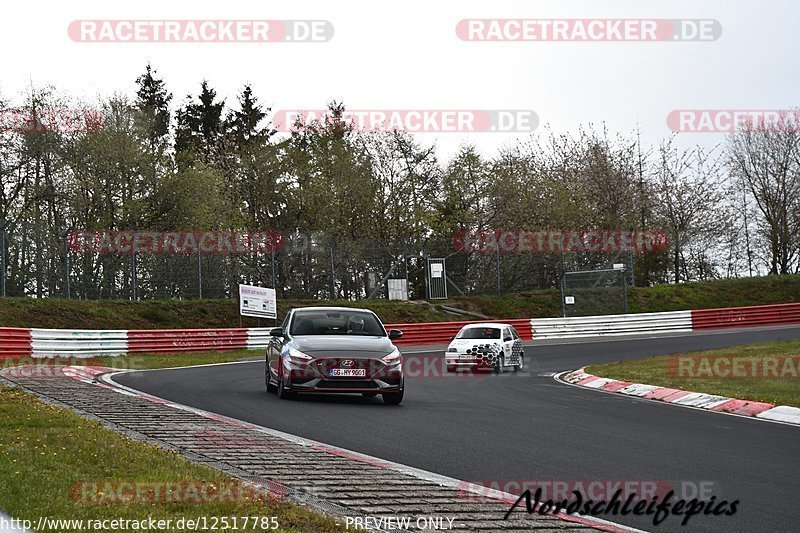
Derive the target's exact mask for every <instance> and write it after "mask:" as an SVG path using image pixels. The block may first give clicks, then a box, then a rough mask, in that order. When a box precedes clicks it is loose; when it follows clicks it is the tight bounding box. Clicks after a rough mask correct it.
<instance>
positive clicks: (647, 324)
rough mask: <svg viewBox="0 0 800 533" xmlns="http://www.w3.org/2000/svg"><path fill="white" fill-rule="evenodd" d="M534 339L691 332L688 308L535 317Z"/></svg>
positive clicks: (690, 314) (532, 321) (533, 326)
mask: <svg viewBox="0 0 800 533" xmlns="http://www.w3.org/2000/svg"><path fill="white" fill-rule="evenodd" d="M531 329H532V330H533V338H534V339H565V338H573V337H597V336H605V335H636V334H642V333H650V332H670V331H674V332H688V331H692V312H691V311H672V312H667V313H637V314H629V315H605V316H581V317H566V318H534V319H533V320H531Z"/></svg>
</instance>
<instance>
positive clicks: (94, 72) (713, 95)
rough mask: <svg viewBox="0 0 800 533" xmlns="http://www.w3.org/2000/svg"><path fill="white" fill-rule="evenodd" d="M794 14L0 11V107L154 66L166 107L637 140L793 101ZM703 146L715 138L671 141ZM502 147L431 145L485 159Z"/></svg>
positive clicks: (183, 6) (480, 142) (486, 5)
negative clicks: (274, 30)
mask: <svg viewBox="0 0 800 533" xmlns="http://www.w3.org/2000/svg"><path fill="white" fill-rule="evenodd" d="M798 15H800V7H798V4H797V2H796V1H790V0H786V1H762V2H756V1H752V0H751V1H742V0H714V1H712V0H685V1H682V0H607V1H601V0H583V1H579V0H572V1H565V0H561V1H544V0H522V1H511V0H494V1H491V2H487V1H485V0H484V1H465V0H452V1H445V0H425V1H421V0H404V1H402V2H391V3H389V2H375V1H369V2H367V1H363V2H361V1H359V2H356V1H340V2H333V1H330V0H321V1H319V0H315V1H294V2H275V1H266V0H265V1H252V0H250V1H243V0H226V1H224V2H211V1H205V0H195V1H192V2H177V1H175V2H165V1H164V0H160V1H151V0H139V1H137V2H127V3H126V2H108V1H107V0H106V1H76V0H73V1H69V2H63V1H51V2H37V1H29V2H4V5H3V15H2V17H0V43H2V48H0V50H2V60H1V61H0V65H2V76H0V95H2V96H3V97H5V98H6V99H9V98H10V99H11V100H12V102H14V103H20V101H21V99H20V97H19V94H20V92H21V91H24V90H26V88H27V87H28V86H29V84H30V83H31V81H32V82H33V83H34V84H35V85H37V86H41V85H45V84H53V85H55V86H56V87H58V88H59V89H62V90H64V91H66V92H68V93H69V94H71V95H73V96H75V97H78V98H82V99H85V100H88V101H92V100H94V99H96V98H97V97H98V96H108V95H111V94H112V93H114V92H122V93H126V94H133V91H134V80H135V78H136V77H137V76H138V75H139V74H140V73H141V72H142V71H143V69H144V66H145V64H146V63H147V62H148V61H149V62H151V63H152V64H153V66H154V67H155V68H157V69H158V71H159V72H160V74H161V75H162V76H163V77H164V78H165V79H166V82H167V84H168V87H169V89H170V90H171V91H172V92H173V93H174V95H175V96H174V101H173V104H180V103H182V102H183V101H184V98H185V95H186V94H187V93H190V92H191V93H193V94H194V93H197V90H198V87H199V82H200V81H201V80H202V79H207V80H208V81H209V82H210V83H211V85H212V86H213V87H214V88H216V89H217V91H218V93H219V94H220V96H222V97H224V98H226V99H227V100H228V102H229V103H233V99H234V97H235V94H236V93H237V91H238V90H239V89H240V88H241V86H242V85H243V83H245V82H251V83H252V84H253V87H254V89H255V91H256V94H257V96H258V97H259V98H260V99H261V100H262V101H263V102H264V103H266V104H268V105H270V106H272V107H273V108H274V109H307V108H310V109H319V108H320V107H323V106H324V105H325V104H326V102H328V101H330V100H333V99H336V100H340V101H343V102H344V103H345V104H346V105H347V107H348V108H351V109H529V110H533V111H535V112H536V113H537V114H538V116H539V118H540V121H541V123H542V124H550V125H551V127H552V128H553V129H554V130H556V131H569V130H575V129H576V128H577V127H578V125H580V124H586V123H589V122H594V123H600V122H605V123H606V124H607V125H608V127H609V128H610V129H611V130H612V131H619V132H630V131H632V130H633V129H634V128H635V126H636V124H637V121H638V123H639V125H640V127H641V130H642V134H643V139H644V140H645V141H646V142H657V141H658V140H659V139H661V138H663V137H665V136H667V135H669V133H670V131H669V129H668V127H667V124H666V117H667V114H668V113H669V112H670V111H671V110H673V109H687V108H688V109H707V108H708V109H721V108H724V109H737V108H741V109H787V108H792V107H795V106H797V105H798V104H800V94H798V79H799V78H800V74H799V73H798V68H797V57H798V52H799V51H800V46H798V43H800V37H799V36H798V32H797V22H798V19H799V17H798ZM464 18H528V19H533V18H535V19H544V18H583V19H586V18H664V19H716V20H717V21H719V22H720V24H721V25H722V35H721V37H720V38H719V39H717V40H715V41H711V42H600V43H588V42H583V43H580V42H500V43H486V42H465V41H462V40H460V39H459V38H458V37H457V35H456V31H455V29H456V24H457V23H458V21H459V20H461V19H464ZM76 19H323V20H328V21H330V22H331V23H332V25H333V28H334V30H335V35H334V36H333V38H332V39H331V40H330V41H329V42H326V43H224V44H223V43H170V44H154V43H80V42H74V41H72V40H71V39H70V38H69V36H68V34H67V28H68V26H69V24H70V23H71V22H72V21H73V20H76ZM681 137H682V144H684V143H695V142H700V143H702V144H704V145H709V144H714V143H715V142H717V141H719V140H721V139H722V136H720V135H717V134H681ZM509 138H513V136H509V135H505V134H498V133H480V134H461V133H441V134H436V135H434V134H425V135H422V136H420V139H421V140H424V141H426V142H433V141H436V142H437V144H438V145H439V147H440V154H441V155H442V156H445V157H447V156H449V155H451V154H452V153H453V152H454V151H455V150H456V148H457V147H458V145H459V143H461V142H464V141H467V142H472V143H474V144H476V145H477V146H478V147H479V148H480V149H481V151H482V152H484V153H486V154H487V155H488V154H492V153H494V151H495V150H496V149H497V148H498V147H499V146H501V145H503V144H504V143H507V142H508V141H509Z"/></svg>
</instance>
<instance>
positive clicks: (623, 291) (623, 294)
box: [622, 270, 628, 315]
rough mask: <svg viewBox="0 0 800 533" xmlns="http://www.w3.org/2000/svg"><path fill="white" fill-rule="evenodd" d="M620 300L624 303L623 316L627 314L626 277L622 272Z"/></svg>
mask: <svg viewBox="0 0 800 533" xmlns="http://www.w3.org/2000/svg"><path fill="white" fill-rule="evenodd" d="M622 300H623V301H624V302H625V314H626V315H627V314H628V275H627V273H626V272H625V271H624V270H623V271H622Z"/></svg>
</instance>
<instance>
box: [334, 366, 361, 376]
mask: <svg viewBox="0 0 800 533" xmlns="http://www.w3.org/2000/svg"><path fill="white" fill-rule="evenodd" d="M366 375H367V371H366V370H365V369H363V368H334V369H332V370H331V376H333V377H335V378H345V377H346V378H363V377H366Z"/></svg>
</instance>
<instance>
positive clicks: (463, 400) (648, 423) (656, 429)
mask: <svg viewBox="0 0 800 533" xmlns="http://www.w3.org/2000/svg"><path fill="white" fill-rule="evenodd" d="M788 338H800V327H791V328H760V329H749V330H737V331H730V330H728V331H724V332H723V331H716V332H713V333H703V334H701V333H692V334H686V335H684V336H670V337H659V338H644V339H643V338H638V339H631V338H626V339H624V340H612V341H609V340H590V341H587V340H582V341H579V342H577V343H570V344H546V345H543V344H539V343H534V345H532V346H531V343H526V345H527V346H526V348H525V353H526V363H533V364H528V368H527V372H526V373H525V374H524V375H514V374H511V373H506V374H503V375H500V376H494V375H489V374H480V375H477V376H472V377H461V378H456V377H452V376H451V377H416V378H410V379H408V380H407V382H406V394H405V400H404V401H403V404H402V405H401V406H399V407H391V406H385V405H384V404H383V402H382V401H381V400H380V399H379V398H375V399H365V398H361V397H356V396H324V397H322V396H315V397H305V398H301V399H300V400H296V401H281V400H278V398H277V396H276V395H274V394H267V393H266V392H265V390H264V364H263V362H252V363H242V364H230V365H218V366H205V367H194V368H186V369H170V370H158V371H147V372H131V373H128V374H126V375H124V376H118V377H117V378H116V381H118V382H119V383H122V384H124V385H127V386H129V387H133V388H135V389H138V390H141V391H144V392H148V393H150V394H154V395H157V396H159V397H162V398H166V399H169V400H172V401H176V402H180V403H183V404H187V405H191V406H194V407H199V408H201V409H205V410H208V411H213V412H215V413H219V414H223V415H227V416H231V417H235V418H239V419H242V420H247V421H249V422H252V423H256V424H259V425H263V426H267V427H270V428H274V429H278V430H281V431H285V432H288V433H291V434H294V435H299V436H302V437H306V438H310V439H315V440H318V441H321V442H325V443H328V444H332V445H336V446H340V447H343V448H347V449H350V450H356V451H359V452H362V453H366V454H369V455H373V456H376V457H380V458H383V459H387V460H390V461H395V462H398V463H403V464H407V465H411V466H414V467H417V468H421V469H424V470H429V471H432V472H436V473H439V474H443V475H446V476H451V477H454V478H458V479H463V480H470V481H476V482H491V481H494V480H501V483H504V482H505V480H518V481H523V480H572V481H581V480H609V481H614V480H618V481H619V480H634V481H637V480H638V481H647V480H655V481H659V482H667V483H671V484H672V486H674V487H678V488H679V487H680V486H681V483H682V482H687V481H688V482H694V483H696V484H701V483H708V482H711V483H713V494H714V495H716V496H717V500H718V501H719V500H722V499H727V500H736V499H738V500H740V504H739V509H738V512H737V513H736V515H735V516H732V517H725V516H720V517H714V516H702V515H698V516H694V517H692V519H691V520H690V522H689V525H688V526H687V527H681V526H680V519H679V518H677V517H668V518H667V519H666V520H665V521H664V522H662V523H661V524H660V525H659V526H658V527H655V526H654V525H653V523H652V519H651V518H647V517H631V516H630V515H629V516H627V517H620V516H608V515H605V516H601V518H605V519H608V520H612V521H615V522H619V523H623V524H627V525H631V526H634V527H638V528H641V529H645V530H648V531H720V532H723V531H724V532H730V531H763V532H775V531H792V530H794V531H797V524H798V516H797V513H798V511H797V505H796V501H795V500H794V497H795V496H796V495H797V493H798V490H800V427H792V426H788V425H782V424H775V423H769V422H764V421H758V420H751V419H748V418H743V417H735V416H728V415H722V414H716V413H709V412H705V411H699V410H694V409H688V408H684V407H678V406H673V405H667V404H661V403H658V402H652V401H648V400H639V399H633V398H629V397H624V396H621V395H613V394H607V393H602V392H596V391H592V390H585V389H579V388H575V387H572V386H568V385H564V384H561V383H558V382H556V381H555V380H554V379H553V378H552V376H551V375H543V374H550V373H553V372H560V371H564V370H574V369H576V368H579V367H581V366H584V365H586V364H589V363H596V362H602V361H614V360H621V359H632V358H638V357H642V356H647V355H656V354H669V353H678V352H685V351H689V350H700V349H708V348H723V347H726V346H733V345H736V344H745V343H752V342H759V341H764V340H770V339H788ZM403 351H404V352H406V353H407V354H408V353H409V352H416V351H419V349H418V348H417V349H415V348H409V347H406V348H405V349H404V350H403ZM422 351H423V352H424V353H410V354H408V355H406V357H407V359H409V361H407V363H410V360H411V359H412V358H421V360H420V361H416V363H418V364H420V365H421V364H422V360H424V359H426V358H440V357H441V354H442V348H441V347H439V348H438V349H425V350H422ZM532 360H533V361H532ZM702 486H706V487H708V486H709V485H702ZM691 496H692V495H691V494H689V495H687V498H691Z"/></svg>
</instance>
